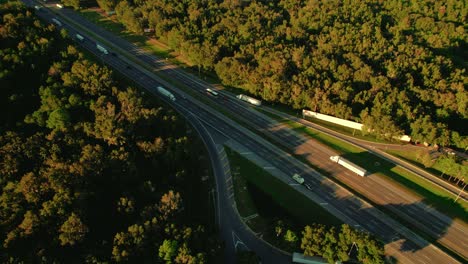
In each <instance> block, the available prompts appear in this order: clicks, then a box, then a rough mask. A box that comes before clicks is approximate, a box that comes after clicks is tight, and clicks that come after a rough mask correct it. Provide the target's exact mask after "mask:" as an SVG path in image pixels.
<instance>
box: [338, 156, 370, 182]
mask: <svg viewBox="0 0 468 264" xmlns="http://www.w3.org/2000/svg"><path fill="white" fill-rule="evenodd" d="M330 160H332V161H334V162H336V163H338V164H340V165H341V166H343V167H345V168H347V169H348V170H350V171H352V172H354V173H356V174H357V175H359V176H361V177H364V176H366V174H367V171H366V170H365V169H363V168H361V167H359V166H358V165H356V164H354V163H352V162H351V161H349V160H347V159H344V158H342V157H340V156H331V157H330Z"/></svg>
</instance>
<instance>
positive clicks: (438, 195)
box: [285, 120, 468, 221]
mask: <svg viewBox="0 0 468 264" xmlns="http://www.w3.org/2000/svg"><path fill="white" fill-rule="evenodd" d="M285 123H286V124H287V125H289V126H291V127H292V128H293V129H294V130H296V131H297V132H299V133H303V134H305V135H308V136H310V137H311V138H313V139H315V140H317V141H319V142H321V143H323V144H325V145H327V146H329V147H331V148H333V149H334V150H336V151H338V152H339V153H340V154H342V155H343V156H344V157H345V158H346V159H349V160H350V161H352V162H354V163H356V164H357V165H359V166H362V167H365V168H367V169H368V170H369V171H371V172H373V173H378V174H380V175H383V176H385V177H386V178H388V179H390V180H392V181H395V182H398V183H401V184H402V185H404V186H406V187H408V188H409V189H411V190H413V191H415V192H416V193H418V194H420V195H422V196H423V197H424V198H425V202H427V203H428V204H431V205H433V206H434V207H436V208H437V209H438V210H440V211H441V212H444V213H446V214H448V215H450V216H452V217H457V218H460V219H462V220H464V221H467V220H468V218H467V215H466V211H467V210H468V203H466V202H464V201H462V200H458V201H457V202H456V203H454V200H455V197H454V195H453V194H451V193H448V192H446V191H444V190H443V189H441V188H439V187H436V186H434V185H433V184H431V183H428V182H426V181H425V180H423V179H421V178H420V177H418V176H416V175H414V174H413V173H410V172H407V171H406V170H404V169H401V168H398V167H395V166H394V165H393V164H392V163H390V162H388V161H386V160H384V159H381V158H379V157H377V156H375V155H373V154H372V153H369V152H367V151H363V150H361V149H359V148H357V147H354V146H352V145H350V144H347V143H345V142H343V141H341V140H338V139H335V138H333V137H331V136H328V135H325V134H323V133H320V132H317V131H315V130H312V129H310V128H307V127H305V126H303V125H300V124H297V123H296V122H293V121H289V120H287V121H285Z"/></svg>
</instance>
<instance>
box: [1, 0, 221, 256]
mask: <svg viewBox="0 0 468 264" xmlns="http://www.w3.org/2000/svg"><path fill="white" fill-rule="evenodd" d="M0 14H1V16H0V17H1V20H0V29H1V30H0V54H1V56H0V73H1V74H0V87H1V89H0V108H1V109H0V110H1V111H2V113H3V114H2V115H0V121H1V122H0V124H1V125H0V189H1V192H0V230H1V231H0V241H1V243H0V252H1V253H0V262H2V263H8V262H14V263H33V262H44V263H61V262H63V261H64V259H66V260H67V262H72V263H85V262H100V263H109V262H132V263H145V262H151V263H159V262H162V261H166V260H167V259H170V260H171V261H175V262H177V263H207V262H213V259H214V256H215V255H216V254H218V252H220V251H219V250H220V246H219V242H218V241H217V240H216V239H214V238H215V237H216V234H215V233H214V231H213V230H211V229H209V228H208V224H209V223H210V221H209V220H208V219H207V217H201V216H204V215H208V213H207V211H206V208H207V205H205V204H204V203H206V199H204V198H203V200H202V198H200V199H198V198H197V197H198V196H203V197H205V196H204V195H200V193H199V192H203V191H204V190H207V189H208V187H207V184H206V183H203V182H202V181H201V180H200V178H201V177H199V175H200V174H201V173H205V170H206V168H205V167H204V166H206V164H204V163H203V162H200V161H201V160H200V158H199V156H200V148H199V145H197V144H198V143H197V142H198V141H197V140H196V138H193V137H191V136H190V137H189V136H187V135H186V134H185V132H186V128H187V126H186V124H185V123H183V121H182V119H179V118H177V117H176V116H175V114H174V113H173V112H172V111H171V110H169V109H165V108H163V107H159V106H158V107H156V108H155V106H154V105H152V104H151V102H150V101H149V100H147V99H145V98H142V97H140V96H139V93H138V91H137V90H136V89H135V88H132V87H128V86H127V85H126V84H125V83H123V82H122V81H116V78H115V77H114V75H113V73H112V71H111V70H109V69H108V68H105V67H102V66H100V65H98V64H95V63H93V62H90V61H87V60H85V59H83V54H81V53H80V52H79V51H78V50H77V49H76V48H75V47H73V46H70V45H69V43H68V41H69V40H67V39H66V38H64V36H63V34H61V33H60V32H56V31H54V28H55V27H54V26H50V27H48V26H43V25H42V24H41V22H39V21H38V20H37V19H36V18H35V17H34V15H33V13H32V12H31V11H28V10H27V9H26V8H25V7H24V6H22V5H20V4H18V3H16V2H8V3H5V4H2V5H1V6H0ZM62 33H63V32H62ZM194 186H196V188H194V190H192V188H193V187H194ZM184 198H185V199H184ZM163 241H170V243H171V245H172V244H175V245H177V246H176V247H175V248H174V249H173V250H172V251H170V250H169V249H167V250H166V249H165V246H163ZM166 244H167V242H166ZM160 247H162V250H161V252H164V254H163V255H162V256H161V257H160V256H159V253H160V252H159V251H158V249H159V248H160Z"/></svg>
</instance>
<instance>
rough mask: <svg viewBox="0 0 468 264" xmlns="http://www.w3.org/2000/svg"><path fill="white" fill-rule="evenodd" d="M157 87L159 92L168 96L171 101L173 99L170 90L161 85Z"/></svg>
mask: <svg viewBox="0 0 468 264" xmlns="http://www.w3.org/2000/svg"><path fill="white" fill-rule="evenodd" d="M157 89H158V92H159V93H160V94H162V95H164V96H166V97H168V98H169V99H170V100H171V101H173V102H174V101H175V96H174V95H173V94H172V93H171V92H169V91H168V90H166V89H164V88H163V87H161V86H158V87H157Z"/></svg>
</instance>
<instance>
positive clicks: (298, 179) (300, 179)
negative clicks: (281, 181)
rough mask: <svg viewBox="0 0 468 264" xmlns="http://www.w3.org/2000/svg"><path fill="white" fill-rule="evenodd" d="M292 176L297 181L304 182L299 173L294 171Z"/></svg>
mask: <svg viewBox="0 0 468 264" xmlns="http://www.w3.org/2000/svg"><path fill="white" fill-rule="evenodd" d="M292 178H293V179H294V180H295V181H297V183H299V184H303V183H304V178H302V177H301V176H300V175H299V174H297V173H294V175H293V176H292Z"/></svg>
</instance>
